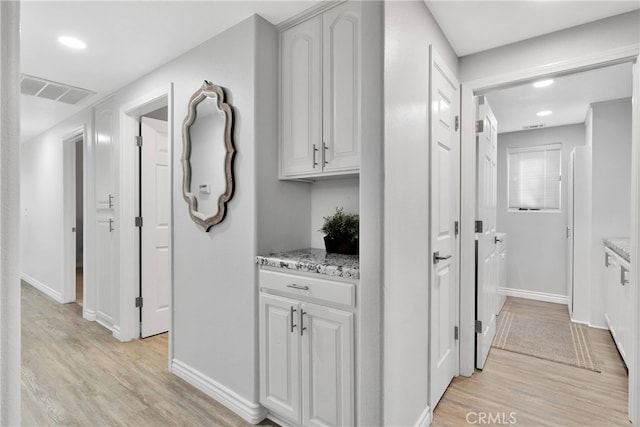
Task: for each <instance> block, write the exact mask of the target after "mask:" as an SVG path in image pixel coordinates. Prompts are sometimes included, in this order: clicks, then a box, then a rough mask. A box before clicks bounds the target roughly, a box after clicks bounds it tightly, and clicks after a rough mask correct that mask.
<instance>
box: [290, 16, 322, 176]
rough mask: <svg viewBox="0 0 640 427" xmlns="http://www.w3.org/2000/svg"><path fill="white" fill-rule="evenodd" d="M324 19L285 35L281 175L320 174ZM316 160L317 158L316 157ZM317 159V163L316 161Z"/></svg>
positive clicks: (306, 23) (294, 29)
mask: <svg viewBox="0 0 640 427" xmlns="http://www.w3.org/2000/svg"><path fill="white" fill-rule="evenodd" d="M320 22H321V17H320V16H318V17H316V18H314V19H311V20H309V21H306V22H303V23H301V24H299V25H296V26H295V27H292V28H290V29H287V30H285V31H283V33H282V36H281V37H282V39H281V41H282V66H281V69H282V82H281V85H282V86H281V87H282V101H281V107H282V116H281V117H282V119H281V120H282V122H281V136H282V138H281V139H282V141H281V144H282V146H281V168H282V175H284V176H290V175H296V174H305V173H313V172H314V171H317V172H319V171H320V170H321V168H322V165H320V153H319V151H315V150H314V147H315V149H318V150H319V149H320V148H321V145H322V143H321V131H322V129H321V127H320V123H321V109H320V106H321V102H322V100H321V91H320V87H321V86H320V85H321V74H320V71H321V70H320V67H321V65H320V61H321V55H322V39H321V37H320V31H321V25H320ZM314 154H315V155H317V157H315V155H314ZM314 158H315V160H316V161H314Z"/></svg>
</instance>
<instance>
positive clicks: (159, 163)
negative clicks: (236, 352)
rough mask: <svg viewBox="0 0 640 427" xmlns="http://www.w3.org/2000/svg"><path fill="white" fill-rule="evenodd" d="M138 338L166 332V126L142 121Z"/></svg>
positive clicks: (165, 123)
mask: <svg viewBox="0 0 640 427" xmlns="http://www.w3.org/2000/svg"><path fill="white" fill-rule="evenodd" d="M141 127H142V139H143V146H142V162H141V167H142V171H141V192H142V197H141V201H142V207H141V211H142V218H143V227H142V238H141V243H140V244H141V272H140V274H141V292H142V295H141V296H142V298H143V304H142V308H141V310H142V316H141V317H142V318H141V321H142V324H141V327H140V329H141V330H140V336H141V337H143V338H144V337H149V336H151V335H156V334H160V333H163V332H167V331H168V330H169V320H170V317H169V263H170V261H171V260H170V259H169V258H170V257H169V217H170V216H169V215H170V212H169V210H170V206H171V205H170V193H169V189H170V186H169V146H168V138H167V122H165V121H161V120H156V119H151V118H148V117H142V119H141Z"/></svg>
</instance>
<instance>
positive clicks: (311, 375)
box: [302, 303, 354, 426]
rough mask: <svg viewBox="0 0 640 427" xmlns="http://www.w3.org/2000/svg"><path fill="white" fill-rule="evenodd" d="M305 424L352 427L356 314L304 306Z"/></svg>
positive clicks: (310, 305)
mask: <svg viewBox="0 0 640 427" xmlns="http://www.w3.org/2000/svg"><path fill="white" fill-rule="evenodd" d="M302 310H304V313H305V314H304V316H303V317H304V323H303V324H304V327H306V330H304V335H303V337H302V376H303V379H302V383H303V384H304V386H303V390H302V403H303V411H302V412H303V418H304V420H303V424H304V425H307V426H309V425H316V426H349V425H353V422H354V419H353V413H354V409H353V407H354V403H353V399H354V384H353V382H354V381H353V375H354V359H353V358H354V352H353V314H352V313H349V312H346V311H342V310H335V309H331V308H327V307H323V306H319V305H315V304H307V303H305V304H302Z"/></svg>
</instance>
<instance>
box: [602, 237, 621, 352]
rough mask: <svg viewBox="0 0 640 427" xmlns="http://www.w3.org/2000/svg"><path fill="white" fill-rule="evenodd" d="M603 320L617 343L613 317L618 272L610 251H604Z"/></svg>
mask: <svg viewBox="0 0 640 427" xmlns="http://www.w3.org/2000/svg"><path fill="white" fill-rule="evenodd" d="M604 265H605V270H604V288H605V289H604V318H605V320H606V322H607V326H608V327H609V330H610V331H611V334H612V335H613V337H614V339H615V340H616V341H617V339H618V338H617V331H616V326H615V317H616V310H617V297H618V281H617V280H616V274H617V272H618V270H619V267H618V262H617V260H616V256H615V255H613V253H612V252H611V251H609V250H608V249H605V251H604Z"/></svg>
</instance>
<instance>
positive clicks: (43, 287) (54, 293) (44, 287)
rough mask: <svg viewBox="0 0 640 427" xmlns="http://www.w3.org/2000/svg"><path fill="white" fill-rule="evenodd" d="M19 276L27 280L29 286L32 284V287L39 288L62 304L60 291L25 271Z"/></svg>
mask: <svg viewBox="0 0 640 427" xmlns="http://www.w3.org/2000/svg"><path fill="white" fill-rule="evenodd" d="M20 278H21V279H22V280H24V281H25V282H27V283H28V284H30V285H31V286H33V287H34V288H36V289H37V290H39V291H40V292H42V293H43V294H45V295H47V296H49V297H51V298H53V299H54V300H56V301H57V302H59V303H60V304H63V302H62V294H61V293H60V292H58V291H56V290H55V289H52V288H51V287H49V286H47V285H45V284H44V283H42V282H40V281H39V280H36V279H34V278H33V277H31V276H29V275H28V274H26V273H21V274H20Z"/></svg>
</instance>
